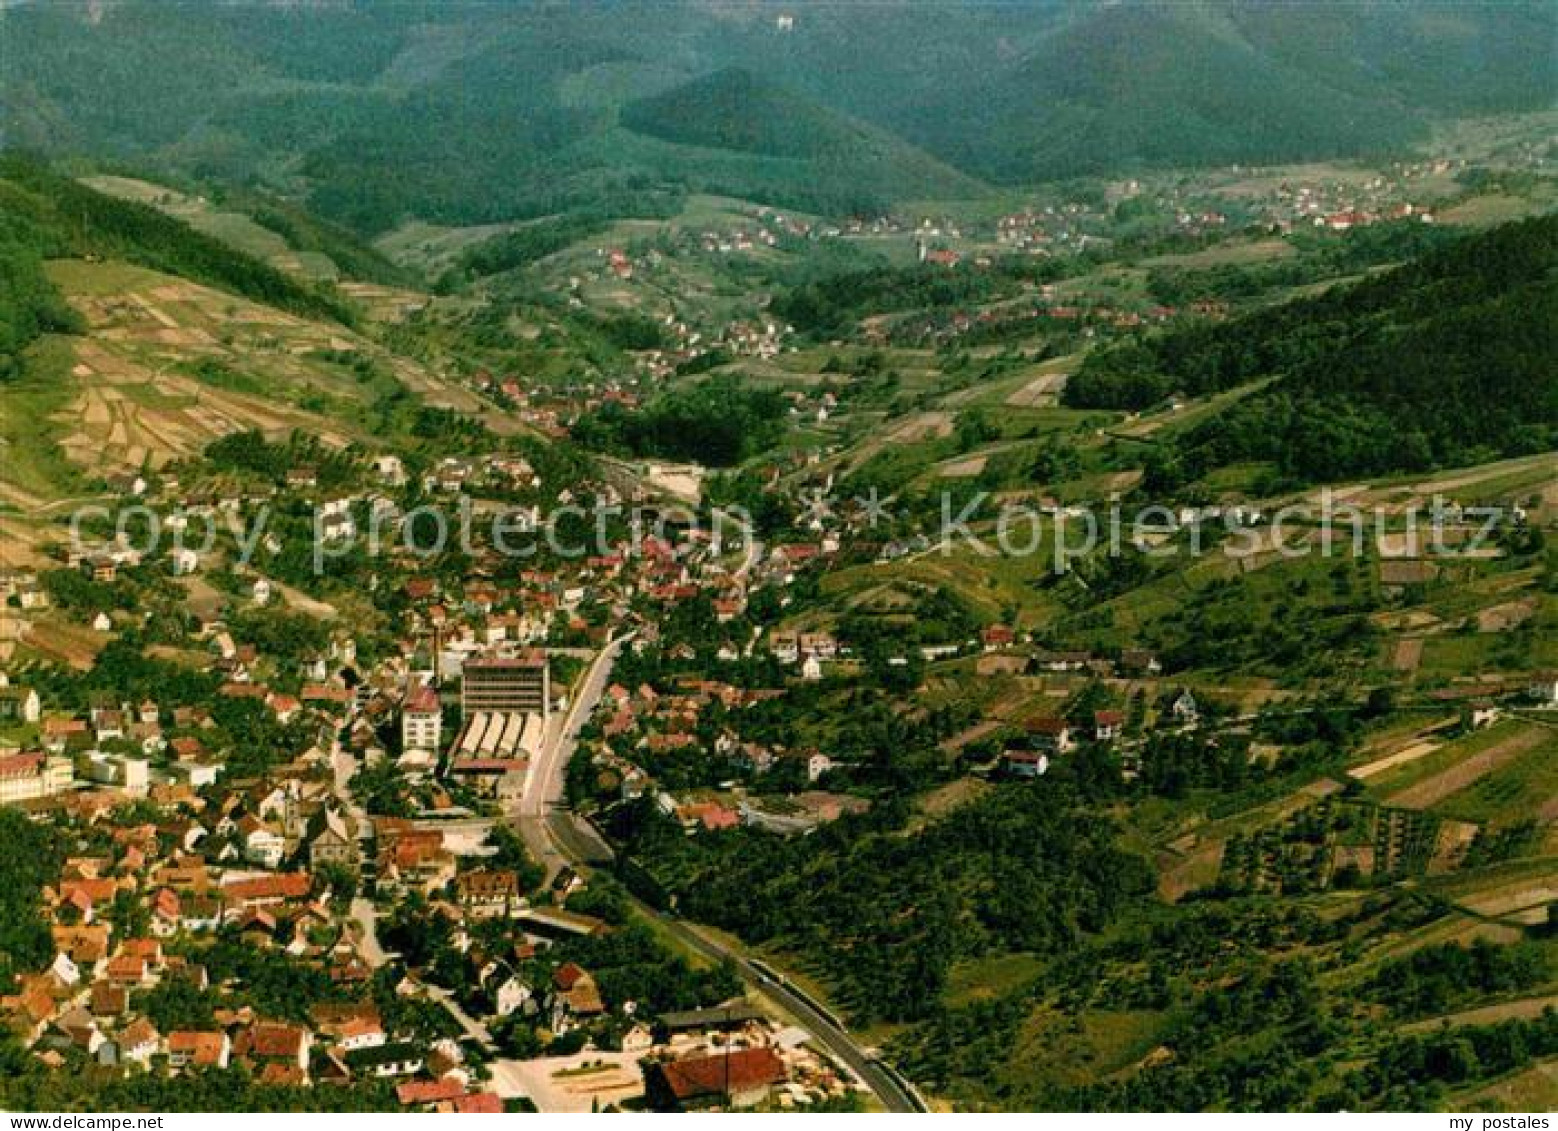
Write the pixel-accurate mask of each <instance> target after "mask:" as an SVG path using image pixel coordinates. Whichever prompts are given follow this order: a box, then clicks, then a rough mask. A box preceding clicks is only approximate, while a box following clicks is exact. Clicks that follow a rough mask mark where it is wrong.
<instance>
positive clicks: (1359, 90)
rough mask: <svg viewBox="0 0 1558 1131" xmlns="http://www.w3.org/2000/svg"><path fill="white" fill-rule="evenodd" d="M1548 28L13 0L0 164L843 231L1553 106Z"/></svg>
mask: <svg viewBox="0 0 1558 1131" xmlns="http://www.w3.org/2000/svg"><path fill="white" fill-rule="evenodd" d="M1555 37H1558V9H1555V8H1554V7H1553V6H1552V5H1551V4H1546V3H1538V2H1523V0H1512V2H1511V3H1507V4H1500V5H1497V6H1493V5H1486V4H1477V3H1471V2H1467V0H1446V2H1441V3H1426V4H1415V5H1410V6H1408V5H1401V4H1394V3H1384V2H1376V0H1347V2H1346V3H1342V4H1325V5H1320V4H1269V3H1260V2H1257V0H1198V2H1194V3H1184V4H1174V5H1161V4H1140V3H1097V2H1093V0H1034V2H1032V3H1024V4H1002V5H988V4H981V3H975V2H973V0H945V2H944V3H941V4H937V5H929V4H923V3H909V2H900V3H893V2H888V3H880V4H869V5H862V4H849V3H844V2H842V0H839V2H831V3H830V2H822V3H809V4H806V5H787V4H782V3H778V2H773V0H755V2H753V3H746V4H739V5H732V4H728V3H722V2H718V0H685V2H680V3H664V4H655V5H646V6H633V5H621V4H613V3H607V2H605V0H596V2H585V0H579V2H569V3H520V2H518V0H513V2H502V0H499V2H483V3H474V2H470V0H448V2H441V3H435V2H433V0H397V2H394V3H389V2H384V3H375V2H361V3H345V2H342V3H318V4H306V5H286V6H279V5H271V4H259V3H248V2H242V3H229V4H220V5H216V4H213V5H202V6H198V7H192V6H188V5H178V6H172V5H164V4H157V3H152V2H150V0H118V2H112V0H104V2H102V3H98V4H93V5H91V6H88V5H84V4H70V3H23V4H19V5H15V6H10V7H6V8H3V9H0V43H3V46H0V52H3V56H4V64H5V65H4V67H0V104H3V106H4V123H3V128H4V134H3V137H4V142H5V144H6V145H8V146H28V147H34V148H38V149H41V150H44V151H46V152H49V153H52V154H56V155H62V154H65V155H86V156H92V157H102V156H111V157H116V158H121V159H131V160H145V161H148V162H151V163H155V164H157V165H160V166H162V167H167V168H178V169H180V170H181V171H184V172H187V173H190V174H193V175H196V176H200V175H210V176H214V177H218V178H222V179H226V180H229V181H242V180H245V179H249V178H258V179H259V180H261V181H262V182H265V183H268V184H270V185H271V187H273V188H280V189H285V190H289V191H292V192H294V193H301V194H303V195H305V196H307V197H308V198H309V203H310V204H311V205H312V206H313V207H314V208H315V209H316V210H318V211H320V212H322V213H324V214H326V215H328V216H329V217H331V218H333V219H336V220H339V221H343V222H346V223H349V224H351V225H352V226H354V227H356V228H358V229H359V230H362V231H375V230H381V229H383V228H386V227H390V226H393V225H394V224H396V223H398V222H399V221H400V220H401V219H404V218H405V217H407V216H417V217H421V218H424V219H431V220H437V221H443V222H451V223H471V222H477V221H488V220H494V219H504V218H513V217H515V216H517V215H525V214H529V215H536V214H540V213H543V212H545V211H547V210H549V209H555V208H557V207H558V206H559V205H560V204H562V205H566V204H567V203H568V202H569V201H572V200H577V199H578V198H581V197H587V196H590V195H592V194H597V193H599V192H600V191H601V190H602V189H603V188H608V189H612V190H620V189H622V188H623V187H624V186H632V185H635V184H645V183H656V184H665V183H673V184H680V185H684V186H688V187H699V186H702V187H716V188H719V189H722V190H725V191H733V192H738V193H742V194H744V195H748V196H751V197H753V198H756V199H766V200H770V201H773V202H776V203H784V204H786V205H788V206H792V207H806V206H811V207H813V208H815V209H817V210H824V209H828V210H844V209H848V208H851V207H855V206H861V207H865V206H871V205H878V204H880V203H881V202H883V201H884V200H894V199H898V200H901V199H924V198H927V197H933V196H938V195H941V196H948V195H951V196H957V195H967V194H971V193H979V192H982V191H985V188H984V186H985V184H987V183H990V182H994V183H998V184H1021V183H1026V182H1031V181H1034V180H1037V179H1050V178H1063V177H1070V176H1075V175H1079V174H1106V173H1121V172H1126V171H1130V170H1133V169H1137V168H1143V167H1150V166H1161V165H1194V164H1207V163H1219V164H1221V163H1229V162H1241V161H1243V162H1261V161H1276V160H1296V159H1308V158H1323V157H1333V156H1338V155H1348V154H1357V153H1367V152H1376V151H1383V150H1389V149H1392V148H1395V147H1398V146H1400V145H1403V144H1405V143H1407V142H1410V141H1411V140H1413V139H1415V138H1418V137H1421V136H1423V135H1424V134H1425V133H1426V131H1427V130H1428V129H1429V128H1430V127H1431V126H1432V124H1433V123H1435V122H1438V121H1442V120H1445V119H1447V118H1450V117H1454V116H1456V115H1462V114H1480V113H1487V112H1492V111H1501V110H1517V109H1533V108H1547V107H1550V106H1552V105H1553V104H1554V101H1555V90H1558V75H1555V71H1558V67H1555V64H1554V52H1553V44H1554V43H1555V42H1558V39H1555ZM651 142H652V143H653V144H649V143H651Z"/></svg>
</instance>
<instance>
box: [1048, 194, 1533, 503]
mask: <svg viewBox="0 0 1558 1131" xmlns="http://www.w3.org/2000/svg"><path fill="white" fill-rule="evenodd" d="M1555 328H1558V217H1553V216H1545V217H1541V218H1537V219H1533V220H1527V221H1523V222H1521V223H1517V224H1509V225H1505V226H1503V227H1500V228H1497V229H1494V230H1493V231H1490V232H1487V233H1483V234H1480V235H1475V236H1469V237H1467V238H1466V239H1464V240H1462V241H1460V242H1458V243H1456V244H1453V245H1451V246H1450V247H1447V248H1443V249H1441V250H1438V251H1436V252H1432V253H1430V254H1428V255H1425V256H1423V257H1422V258H1421V259H1418V260H1415V261H1413V262H1412V263H1409V264H1406V265H1404V266H1402V267H1399V268H1396V269H1394V270H1392V271H1389V272H1387V273H1385V274H1382V275H1379V276H1376V277H1373V278H1371V279H1368V280H1366V281H1364V282H1362V283H1359V284H1356V285H1354V286H1351V287H1342V288H1336V289H1333V290H1330V291H1327V292H1325V293H1323V294H1321V295H1318V296H1314V297H1311V298H1305V299H1300V300H1297V301H1294V302H1290V303H1287V304H1284V305H1282V306H1278V307H1275V308H1272V309H1269V310H1264V311H1260V312H1257V313H1255V314H1251V315H1248V316H1246V317H1243V318H1239V319H1235V320H1234V321H1232V322H1229V323H1225V324H1199V325H1195V326H1189V327H1185V328H1182V329H1178V330H1173V331H1169V332H1167V333H1163V334H1158V335H1152V336H1148V337H1144V338H1141V339H1138V340H1134V341H1129V342H1126V343H1122V344H1119V345H1116V346H1114V347H1111V348H1109V349H1106V350H1103V351H1100V352H1098V353H1096V354H1094V355H1092V356H1090V357H1089V358H1088V359H1087V361H1086V363H1085V364H1084V365H1083V366H1082V368H1081V369H1080V370H1079V372H1078V373H1077V374H1076V376H1075V378H1074V379H1073V380H1072V381H1071V383H1070V384H1069V385H1068V386H1067V389H1066V400H1067V403H1069V404H1070V405H1072V406H1074V407H1086V408H1100V407H1107V408H1143V407H1146V406H1148V405H1151V404H1153V403H1156V402H1158V401H1161V400H1162V399H1164V398H1165V397H1167V396H1168V395H1169V394H1170V393H1174V392H1183V393H1189V394H1192V395H1203V394H1207V393H1213V392H1218V391H1220V390H1224V389H1230V388H1233V387H1235V386H1237V385H1242V384H1245V383H1247V382H1249V381H1253V380H1256V379H1257V378H1261V377H1267V376H1273V375H1275V376H1277V377H1278V378H1279V379H1278V381H1277V382H1276V383H1275V384H1273V385H1271V386H1270V387H1268V388H1267V389H1266V390H1264V391H1262V392H1261V393H1259V394H1257V395H1255V396H1253V397H1249V398H1246V399H1245V400H1244V401H1243V402H1241V403H1240V404H1239V405H1238V406H1237V407H1236V408H1235V409H1233V410H1231V411H1230V412H1228V413H1226V414H1224V415H1223V416H1221V417H1219V418H1217V419H1215V420H1213V421H1211V422H1208V423H1207V424H1205V425H1202V426H1201V427H1199V428H1197V429H1196V430H1194V431H1192V432H1191V433H1190V434H1189V435H1187V436H1186V437H1185V438H1184V439H1183V440H1181V441H1180V442H1179V444H1178V445H1177V446H1176V449H1175V451H1174V452H1173V453H1172V455H1171V457H1170V459H1169V461H1168V463H1167V464H1165V465H1164V466H1163V467H1160V473H1161V474H1162V477H1164V478H1166V479H1167V480H1169V481H1173V480H1177V479H1183V478H1186V477H1194V476H1195V475H1196V474H1198V473H1201V472H1204V471H1205V470H1207V469H1209V468H1212V467H1216V466H1222V465H1224V464H1228V463H1234V462H1239V461H1242V460H1261V461H1270V462H1272V463H1274V464H1275V465H1276V466H1277V467H1278V468H1279V469H1280V470H1281V471H1283V472H1285V473H1287V474H1290V475H1293V476H1297V477H1300V478H1303V479H1321V478H1334V477H1335V476H1337V475H1352V474H1377V473H1382V472H1389V471H1396V470H1420V469H1423V468H1427V467H1432V466H1437V465H1444V464H1451V463H1472V462H1477V461H1479V460H1481V459H1489V458H1495V457H1498V456H1510V455H1521V454H1528V453H1533V452H1539V451H1543V450H1549V449H1551V448H1553V447H1555V446H1558V385H1555V384H1554V382H1553V379H1552V360H1553V358H1554V357H1555V356H1558V333H1555ZM1166 485H1167V484H1166Z"/></svg>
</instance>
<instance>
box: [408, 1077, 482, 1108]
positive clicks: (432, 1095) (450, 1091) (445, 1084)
mask: <svg viewBox="0 0 1558 1131" xmlns="http://www.w3.org/2000/svg"><path fill="white" fill-rule="evenodd" d="M463 1095H465V1085H464V1084H462V1083H460V1081H458V1080H456V1079H454V1078H452V1077H446V1078H444V1079H442V1080H407V1081H406V1082H405V1083H404V1084H401V1085H398V1086H397V1087H396V1088H395V1098H396V1099H398V1100H399V1101H400V1102H401V1104H402V1105H403V1106H405V1107H410V1106H411V1105H412V1104H436V1103H443V1102H445V1101H447V1100H456V1099H459V1098H460V1097H461V1096H463Z"/></svg>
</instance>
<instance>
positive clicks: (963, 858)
mask: <svg viewBox="0 0 1558 1131" xmlns="http://www.w3.org/2000/svg"><path fill="white" fill-rule="evenodd" d="M1045 786H1046V787H1047V788H1045V789H1044V790H1043V793H1044V794H1045V796H1044V797H1043V799H1042V801H1041V800H1040V798H1039V796H1038V794H1039V787H1038V786H1033V787H1022V786H1013V787H1009V788H1004V789H1001V790H998V791H995V792H993V793H991V794H989V795H987V796H986V797H983V798H981V799H979V800H977V801H974V802H971V803H969V804H966V805H963V806H960V807H958V808H957V809H955V810H953V811H952V812H951V813H949V814H948V815H947V816H946V817H944V818H942V819H940V820H937V821H935V822H933V823H931V824H929V825H928V826H926V827H925V828H923V829H920V830H918V831H912V832H908V833H904V832H902V831H901V830H897V829H893V828H889V827H877V826H872V825H871V824H870V822H871V821H873V820H888V819H890V818H888V817H887V816H886V814H884V816H883V818H875V817H868V818H865V819H864V821H863V822H862V821H859V820H845V821H841V822H838V823H837V824H835V825H832V826H829V827H827V828H825V829H823V830H821V831H819V832H818V833H817V834H815V835H814V836H810V837H805V838H801V839H795V840H786V839H781V838H777V837H773V836H766V835H763V834H762V833H757V832H752V831H749V830H736V831H732V832H730V833H726V834H722V835H721V836H719V837H698V838H696V839H695V840H688V839H687V838H686V837H685V836H683V835H682V832H681V830H680V828H679V827H677V826H676V825H674V824H672V823H669V822H666V821H665V820H664V819H663V818H660V817H658V816H657V815H656V814H655V813H654V811H653V806H652V805H648V806H646V807H644V808H643V809H641V810H640V811H639V813H638V815H637V820H638V822H639V824H638V827H637V828H636V829H634V830H632V831H633V834H634V836H635V838H636V840H635V844H634V853H635V856H636V857H638V858H639V859H642V860H644V861H645V862H646V863H647V864H648V865H649V866H650V867H651V868H652V870H653V871H654V873H655V874H656V876H657V877H663V882H664V883H665V885H666V887H667V888H668V890H669V891H670V893H671V894H672V895H673V896H674V897H675V900H676V906H677V908H678V910H680V911H681V912H683V913H684V914H686V915H688V916H689V917H691V918H693V919H696V920H698V921H700V922H705V923H712V924H715V925H717V926H720V927H723V928H726V929H727V930H734V931H738V932H740V934H741V935H742V937H743V938H744V939H746V940H747V941H749V942H752V943H756V944H776V945H780V946H782V947H784V948H785V949H787V950H790V951H793V952H794V953H796V954H797V955H799V956H800V958H801V959H802V960H803V961H804V962H805V963H806V964H808V965H809V966H811V967H813V968H814V969H816V970H817V971H818V972H819V973H821V974H822V976H823V977H824V978H825V979H826V980H827V982H828V984H829V986H830V988H832V989H833V991H834V994H835V997H836V999H837V1000H838V1001H840V1002H842V1003H844V1004H845V1005H846V1006H847V1007H848V1009H849V1011H850V1013H851V1014H852V1016H853V1017H855V1019H856V1020H858V1021H861V1022H865V1023H869V1022H871V1021H875V1020H889V1021H905V1020H913V1019H917V1018H922V1017H924V1016H926V1015H927V1014H928V1013H929V1012H930V1011H933V1010H934V1009H935V1008H936V1004H937V1002H938V1001H939V999H940V997H941V994H942V992H943V990H944V989H945V987H946V983H947V975H948V972H949V970H950V969H951V967H952V965H953V963H955V962H957V961H959V960H961V959H968V958H974V957H978V956H980V955H984V954H988V953H992V952H995V953H1000V952H1003V951H1009V950H1037V951H1043V950H1050V949H1055V948H1065V947H1067V946H1070V945H1072V944H1074V943H1075V942H1076V941H1077V940H1079V939H1081V938H1084V937H1087V936H1090V935H1094V934H1096V933H1097V932H1099V931H1102V930H1103V929H1104V928H1105V927H1107V926H1108V925H1109V924H1110V923H1111V922H1113V921H1114V920H1115V918H1116V917H1117V916H1118V915H1120V914H1121V913H1122V912H1123V911H1124V910H1125V909H1126V908H1128V907H1130V906H1132V905H1133V904H1135V903H1137V902H1138V901H1140V900H1142V899H1144V898H1145V897H1146V895H1147V894H1148V892H1150V891H1151V889H1152V886H1153V878H1152V871H1151V868H1150V866H1149V865H1148V863H1147V862H1146V861H1145V860H1143V859H1141V858H1139V857H1136V856H1134V855H1131V854H1130V853H1128V852H1126V851H1124V850H1122V849H1121V848H1120V847H1119V845H1118V843H1117V841H1116V834H1117V830H1116V828H1115V826H1114V825H1113V824H1112V823H1111V822H1110V821H1109V820H1108V819H1107V818H1106V817H1104V816H1102V815H1100V814H1097V813H1094V812H1090V811H1089V810H1088V809H1087V808H1086V807H1085V806H1084V805H1083V804H1082V803H1081V801H1080V798H1079V797H1078V796H1077V795H1075V794H1071V793H1069V791H1066V790H1065V787H1064V786H1063V785H1060V784H1059V783H1057V782H1054V781H1050V782H1046V783H1045Z"/></svg>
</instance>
